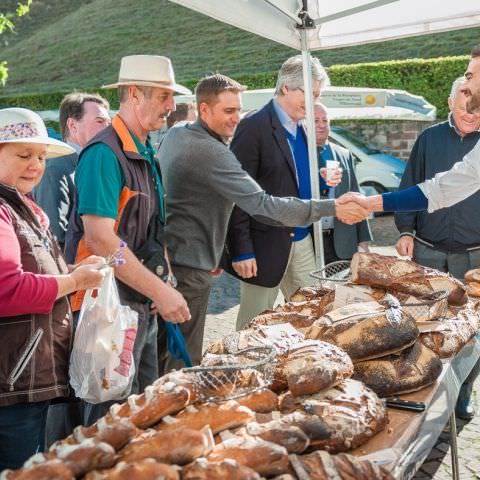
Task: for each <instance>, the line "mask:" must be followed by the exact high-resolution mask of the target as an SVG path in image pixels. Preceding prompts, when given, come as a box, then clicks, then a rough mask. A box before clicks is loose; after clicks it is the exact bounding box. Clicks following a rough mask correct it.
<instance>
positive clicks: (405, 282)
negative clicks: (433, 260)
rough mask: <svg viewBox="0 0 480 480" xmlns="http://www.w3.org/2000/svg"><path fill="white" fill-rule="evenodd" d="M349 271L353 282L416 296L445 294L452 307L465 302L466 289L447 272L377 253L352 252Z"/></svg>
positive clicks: (466, 299) (466, 298)
mask: <svg viewBox="0 0 480 480" xmlns="http://www.w3.org/2000/svg"><path fill="white" fill-rule="evenodd" d="M351 270H352V281H353V282H354V283H360V284H364V285H371V286H374V287H380V288H385V289H387V290H390V289H393V290H397V291H399V292H403V293H408V294H410V295H416V296H427V295H429V294H431V293H432V292H439V291H447V292H449V296H448V301H449V303H451V304H452V305H464V304H465V303H466V302H467V301H468V296H467V294H466V291H465V287H464V286H463V285H462V283H461V282H460V281H458V280H457V279H455V278H454V277H452V276H451V275H449V274H447V273H443V272H439V271H438V270H434V269H433V268H428V267H424V266H422V265H418V264H417V263H415V262H412V261H411V260H401V259H399V258H398V257H389V256H385V255H378V254H376V253H355V254H354V255H353V258H352V263H351Z"/></svg>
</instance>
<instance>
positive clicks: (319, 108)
mask: <svg viewBox="0 0 480 480" xmlns="http://www.w3.org/2000/svg"><path fill="white" fill-rule="evenodd" d="M314 118H315V135H316V138H317V145H318V146H323V145H325V143H326V142H327V140H328V135H329V134H330V120H329V118H328V112H327V109H326V108H325V105H323V104H322V103H320V102H317V103H315V105H314Z"/></svg>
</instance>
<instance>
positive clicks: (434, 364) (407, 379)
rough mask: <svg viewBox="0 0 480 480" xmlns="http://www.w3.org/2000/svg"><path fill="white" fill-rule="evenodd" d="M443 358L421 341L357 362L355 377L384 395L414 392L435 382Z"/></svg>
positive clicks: (440, 370) (380, 394)
mask: <svg viewBox="0 0 480 480" xmlns="http://www.w3.org/2000/svg"><path fill="white" fill-rule="evenodd" d="M441 372H442V362H441V361H440V359H439V358H438V355H436V354H435V353H434V352H432V351H431V350H430V349H429V348H427V347H425V346H424V345H423V344H422V343H421V342H420V341H418V342H416V343H415V344H414V345H413V346H412V347H410V348H408V349H406V350H403V351H402V352H400V353H398V354H393V355H388V356H386V357H383V358H376V359H374V360H368V361H366V362H359V363H356V364H355V372H354V374H353V377H354V378H355V379H357V380H360V381H361V382H363V383H365V385H367V386H368V387H370V388H371V389H372V390H373V391H374V392H376V393H377V394H378V395H379V396H381V397H389V396H392V395H397V394H400V393H408V392H414V391H416V390H420V389H422V388H424V387H426V386H427V385H430V384H432V383H433V382H434V381H435V380H436V379H437V378H438V376H439V375H440V373H441Z"/></svg>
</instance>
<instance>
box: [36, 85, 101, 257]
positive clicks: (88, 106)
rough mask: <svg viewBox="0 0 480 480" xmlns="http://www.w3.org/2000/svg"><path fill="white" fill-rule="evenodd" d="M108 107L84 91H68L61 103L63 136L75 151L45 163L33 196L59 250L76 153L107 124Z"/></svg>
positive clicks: (70, 198) (68, 209)
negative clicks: (46, 216)
mask: <svg viewBox="0 0 480 480" xmlns="http://www.w3.org/2000/svg"><path fill="white" fill-rule="evenodd" d="M109 108H110V106H109V103H108V102H107V100H105V99H104V98H103V97H101V96H100V95H97V94H92V93H84V92H73V93H69V94H68V95H65V97H64V98H63V100H62V103H61V104H60V111H59V115H60V130H61V133H62V138H63V139H64V140H65V142H66V143H68V144H69V145H70V146H71V147H73V148H74V149H75V153H72V154H71V155H66V156H63V157H58V158H55V159H53V160H52V161H51V162H48V163H47V167H46V169H45V174H44V175H43V178H42V181H41V182H40V184H39V185H38V186H37V187H36V188H35V189H34V191H33V196H34V198H35V200H36V202H37V203H38V204H39V205H40V206H41V207H42V208H43V210H44V211H45V213H46V214H47V215H48V218H49V219H50V229H51V231H52V232H53V234H54V235H55V236H56V237H57V240H58V243H59V244H60V246H61V247H62V249H63V248H64V244H65V232H66V231H67V227H68V220H69V218H70V213H71V211H72V207H73V197H74V191H75V186H74V183H73V177H74V173H75V167H76V165H77V159H78V154H79V153H80V150H81V149H82V148H83V147H85V145H86V144H87V143H88V142H89V141H90V139H92V138H93V137H94V136H95V135H96V134H97V133H98V132H100V130H103V129H104V128H105V127H106V126H107V125H110V116H109V114H108V109H109Z"/></svg>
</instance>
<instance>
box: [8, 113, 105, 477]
mask: <svg viewBox="0 0 480 480" xmlns="http://www.w3.org/2000/svg"><path fill="white" fill-rule="evenodd" d="M69 153H73V149H72V148H71V147H70V146H68V145H67V144H65V143H63V142H60V141H58V140H54V139H52V138H49V137H48V135H47V130H46V128H45V125H44V123H43V121H42V119H41V118H40V117H39V116H38V115H37V114H36V113H34V112H32V111H30V110H26V109H23V108H6V109H2V110H0V471H1V470H3V469H5V468H16V467H19V466H21V465H22V463H23V462H24V461H25V460H26V459H27V458H28V457H30V456H31V455H32V454H34V453H35V452H36V451H40V450H41V449H42V448H43V438H44V429H45V421H46V414H47V408H48V405H49V402H50V401H51V400H52V399H54V398H56V397H66V396H68V362H69V356H70V348H71V343H72V317H71V312H70V306H69V303H68V300H67V297H66V295H68V294H69V293H71V292H74V291H76V290H77V289H85V288H94V287H98V286H99V285H100V284H101V282H102V279H103V276H104V274H103V273H102V272H101V271H99V270H98V267H99V266H100V263H99V262H100V260H101V259H100V258H99V257H96V258H93V259H92V258H91V259H89V260H88V261H87V262H86V263H85V264H83V265H80V266H78V267H77V268H75V269H74V270H73V271H71V272H69V269H68V268H67V265H66V264H65V262H64V260H63V258H62V255H61V252H60V248H59V247H58V245H57V243H56V241H55V239H54V238H53V236H52V235H51V234H50V232H49V229H48V224H49V222H48V218H47V216H46V215H45V213H44V212H43V211H42V210H41V209H40V207H39V206H38V205H36V204H35V203H34V202H33V200H31V198H30V197H29V196H28V194H29V193H30V192H31V191H32V189H33V188H34V187H35V186H36V185H37V184H38V183H39V182H40V180H41V178H42V175H43V172H44V169H45V161H46V160H47V159H48V158H53V157H57V156H60V155H66V154H69Z"/></svg>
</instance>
